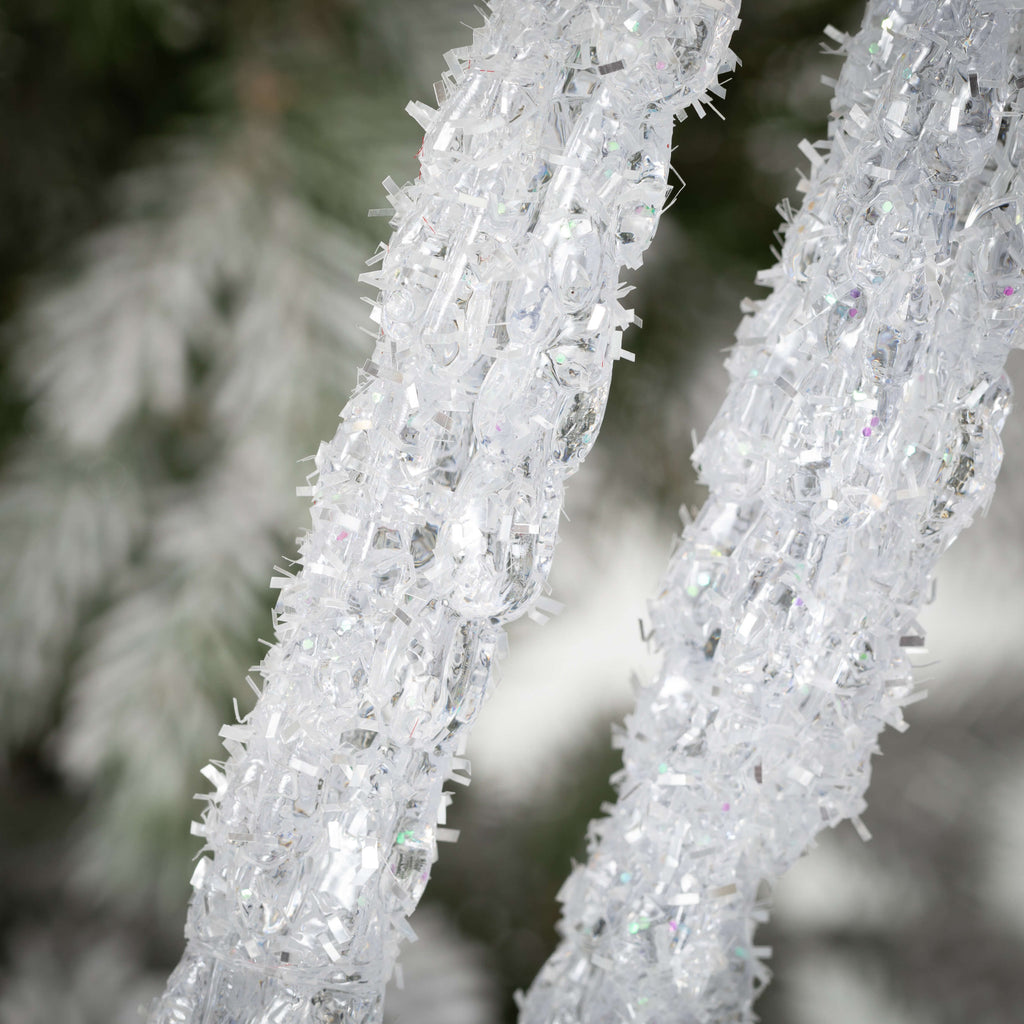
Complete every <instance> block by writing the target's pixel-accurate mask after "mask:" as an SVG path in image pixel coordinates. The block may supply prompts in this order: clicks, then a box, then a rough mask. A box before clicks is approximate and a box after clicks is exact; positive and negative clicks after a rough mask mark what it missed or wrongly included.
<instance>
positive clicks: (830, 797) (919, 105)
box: [520, 0, 1024, 1024]
mask: <svg viewBox="0 0 1024 1024" xmlns="http://www.w3.org/2000/svg"><path fill="white" fill-rule="evenodd" d="M1021 7H1022V5H1021V4H1020V3H1013V2H982V0H871V2H870V3H869V5H868V9H867V14H866V18H865V21H864V23H863V27H862V29H861V31H860V32H859V33H858V34H857V35H855V36H853V37H850V38H847V37H845V36H844V35H842V34H841V33H838V32H836V31H835V30H831V35H832V38H833V39H834V40H835V41H837V42H839V43H840V44H841V46H840V49H841V50H842V51H843V52H845V54H846V61H845V65H844V67H843V70H842V74H841V77H840V79H839V82H838V85H837V89H836V97H835V101H834V104H833V118H832V122H831V125H830V130H829V136H828V141H827V142H825V143H818V144H817V145H816V146H810V145H808V144H806V143H805V144H804V145H803V146H802V147H801V148H802V149H803V150H804V152H805V154H806V156H807V157H808V158H809V160H810V163H811V174H810V179H809V181H806V182H804V183H803V185H802V188H803V191H805V192H806V197H805V200H804V202H803V206H802V208H801V210H800V211H799V213H797V214H796V215H795V217H792V218H791V223H789V224H788V226H787V227H786V233H785V244H784V248H783V251H782V258H781V260H780V262H779V263H778V264H777V265H776V266H775V267H774V268H773V269H771V270H770V271H767V272H765V273H764V274H763V275H762V277H761V282H762V283H764V284H767V285H770V286H772V287H773V291H772V293H771V295H770V296H769V297H768V298H766V299H764V300H763V301H760V302H756V303H753V304H752V305H751V306H750V308H749V309H748V314H749V315H748V316H747V317H746V318H745V319H744V321H743V322H742V324H741V326H740V328H739V331H738V334H737V344H736V346H735V348H734V349H733V351H732V354H731V355H730V357H729V359H728V364H727V365H728V369H729V373H730V377H731V383H730V387H729V391H728V395H727V397H726V399H725V403H724V405H723V407H722V409H721V411H720V412H719V414H718V416H717V418H716V419H715V420H714V422H713V424H712V425H711V427H710V430H709V432H708V435H707V437H706V438H705V439H704V441H703V443H702V444H701V445H700V447H699V448H698V451H697V452H696V455H695V459H696V461H697V462H698V463H699V467H700V469H701V473H702V477H703V480H704V481H705V482H706V483H707V485H708V487H709V488H710V497H709V499H708V501H707V503H706V504H705V506H704V508H703V510H702V511H701V512H700V514H699V515H698V517H697V519H696V521H695V522H693V523H692V525H690V526H688V527H687V528H686V530H685V531H684V533H683V539H682V541H681V543H680V544H679V546H678V548H677V550H676V551H675V553H674V555H673V557H672V559H671V561H670V565H669V569H668V572H667V575H666V577H665V579H664V583H663V586H662V589H661V592H660V594H659V595H658V597H657V599H656V600H655V602H654V603H653V605H652V608H651V614H652V618H653V626H654V636H655V638H656V641H657V642H658V644H660V646H661V648H662V649H663V667H662V670H661V672H660V675H659V676H658V678H657V679H656V680H655V681H654V682H653V683H652V684H651V685H649V686H646V687H643V688H641V689H640V690H639V692H638V695H637V707H636V710H635V712H634V713H633V714H632V715H631V716H630V717H629V718H628V719H627V723H626V729H625V731H624V732H623V734H622V735H621V736H620V742H621V746H622V747H623V769H622V771H621V773H620V774H619V776H618V778H617V784H618V790H619V797H618V803H617V804H616V805H615V807H614V808H612V809H610V816H609V817H607V818H605V819H603V820H601V821H598V822H596V823H594V824H592V826H591V831H590V834H589V841H590V858H589V862H588V863H586V864H585V865H582V866H580V867H578V868H577V869H576V870H575V871H574V873H573V874H572V875H571V876H570V879H569V881H568V882H567V884H566V886H565V888H564V890H563V893H562V896H561V898H562V900H563V902H564V910H563V919H562V922H561V925H560V929H561V932H562V935H563V939H562V942H561V944H560V946H559V948H558V950H557V951H556V952H555V954H554V955H553V956H552V958H551V959H550V960H549V961H548V963H547V964H546V965H545V967H544V968H543V969H542V970H541V972H540V974H539V975H538V978H537V980H536V982H535V983H534V985H533V987H532V988H531V990H530V992H529V993H528V994H527V996H526V997H525V999H524V1000H523V1005H522V1012H521V1016H520V1020H521V1022H522V1024H577V1022H586V1024H621V1022H624V1021H631V1022H632V1021H635V1022H645V1021H646V1022H651V1024H655V1022H656V1024H667V1022H670V1021H678V1022H684V1021H685V1022H687V1024H698V1022H700V1024H725V1022H727V1021H729V1022H740V1021H743V1022H747V1021H752V1020H754V1016H753V1012H752V1009H751V1004H752V1001H753V998H754V996H755V994H756V993H757V991H758V990H759V989H760V987H761V986H763V984H764V983H765V982H766V981H767V979H768V974H769V972H768V970H767V968H766V966H765V964H764V962H763V961H764V959H765V958H767V956H768V955H769V950H767V949H763V948H759V947H758V946H757V945H755V939H754V932H755V929H756V926H757V924H758V923H759V922H762V921H764V920H765V919H766V917H767V901H766V890H765V888H764V887H763V883H764V881H766V880H767V881H769V882H770V881H771V880H774V879H775V878H776V877H777V876H778V875H779V874H781V873H782V872H783V871H785V870H786V869H787V868H788V867H789V866H790V865H791V864H792V863H793V862H794V861H795V860H796V859H797V858H798V857H800V855H801V854H802V853H803V852H804V851H805V850H807V848H808V847H809V846H810V845H811V844H812V842H813V839H814V836H815V835H816V833H817V832H818V831H819V830H821V829H822V828H825V827H830V826H835V825H836V824H838V823H839V822H841V821H843V820H844V819H853V821H854V823H855V825H856V826H857V828H858V830H859V831H861V833H862V834H865V829H864V826H863V824H862V823H860V821H859V818H858V817H857V816H858V815H859V814H860V812H861V811H862V810H863V809H864V807H865V800H864V793H865V790H866V788H867V785H868V780H869V772H870V757H871V755H872V753H874V752H875V751H876V750H877V739H878V735H879V733H880V732H881V731H882V729H883V728H884V727H885V726H886V725H892V726H894V727H896V728H898V729H900V730H902V729H903V728H905V723H904V720H903V717H902V712H901V706H903V705H905V704H906V703H908V702H909V701H910V700H913V699H915V697H916V696H918V694H915V692H914V686H913V681H912V678H911V670H910V664H909V662H908V659H907V651H908V648H912V647H914V646H915V645H918V644H920V643H921V642H922V637H921V632H920V628H919V627H918V625H917V623H916V621H915V616H916V615H917V614H918V609H919V607H920V606H921V604H922V599H923V595H924V594H925V593H926V592H927V590H928V587H927V584H928V582H929V578H930V574H931V572H932V570H933V568H934V565H935V562H936V559H937V558H938V556H939V554H940V553H941V552H942V551H943V550H944V549H945V548H947V547H948V546H949V545H950V544H951V543H952V542H953V540H954V539H955V537H956V536H957V534H958V533H959V532H960V531H961V530H962V529H963V528H964V527H966V526H968V525H969V524H970V522H971V521H972V519H973V518H974V517H975V516H976V515H978V514H980V513H982V512H984V510H985V509H986V507H987V505H988V502H989V500H990V499H991V497H992V493H993V488H994V482H995V477H996V473H997V471H998V468H999V463H1000V459H1001V455H1002V448H1001V445H1000V441H999V431H1000V428H1001V426H1002V424H1003V421H1004V419H1005V416H1006V414H1007V411H1008V407H1009V401H1010V388H1009V383H1008V381H1007V379H1006V377H1005V375H1004V373H1003V368H1004V363H1005V361H1006V358H1007V354H1008V352H1009V350H1010V348H1011V346H1012V345H1014V344H1018V343H1019V341H1020V333H1021V325H1022V323H1024V315H1022V301H1024V276H1022V264H1024V229H1022V220H1024V190H1022V182H1021V175H1020V171H1019V164H1020V160H1021V156H1022V153H1024V136H1022V132H1021V125H1020V114H1019V111H1020V109H1021V108H1020V102H1021V97H1020V87H1021V85H1022V84H1024V77H1022V76H1024V64H1022V60H1021V49H1022V46H1024V31H1022V30H1024V17H1022V14H1021V12H1020V8H1021ZM788 212H789V211H788V208H787V213H788Z"/></svg>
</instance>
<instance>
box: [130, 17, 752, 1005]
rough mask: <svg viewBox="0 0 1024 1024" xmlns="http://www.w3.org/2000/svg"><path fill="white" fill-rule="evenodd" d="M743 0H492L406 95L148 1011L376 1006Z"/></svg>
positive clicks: (544, 566)
mask: <svg viewBox="0 0 1024 1024" xmlns="http://www.w3.org/2000/svg"><path fill="white" fill-rule="evenodd" d="M737 6H738V4H737V3H736V2H735V0H702V2H688V0H663V2H659V3H657V4H648V3H643V2H636V3H634V2H617V3H596V2H594V3H590V2H569V0H538V2H534V3H522V2H519V0H506V2H504V3H501V4H497V5H495V13H494V15H493V17H492V18H491V19H490V20H489V21H488V22H487V23H486V24H485V25H484V26H483V27H482V28H480V29H478V30H476V32H475V33H474V40H473V44H472V46H470V47H466V48H464V49H462V50H456V51H453V52H452V53H450V54H449V55H448V68H449V70H448V73H447V74H446V75H445V77H444V79H443V81H442V82H440V83H438V86H437V87H436V88H437V93H438V99H439V102H440V109H439V110H436V111H435V110H433V109H431V108H429V107H427V106H425V105H424V104H421V103H412V104H410V107H409V110H410V113H411V114H412V115H413V117H415V118H416V119H417V120H418V121H419V122H420V123H421V124H422V126H423V128H424V130H425V136H424V141H423V148H422V152H421V165H422V170H421V175H420V178H419V179H418V181H417V182H415V183H414V184H412V185H408V186H406V187H405V188H398V187H397V186H396V185H395V184H394V183H393V182H392V181H391V180H390V179H388V180H386V181H385V183H384V184H385V187H386V188H387V190H388V193H389V198H390V203H391V206H392V208H393V223H394V227H395V230H394V235H393V237H392V239H391V241H390V243H389V244H388V245H387V246H386V247H382V249H381V251H380V252H379V254H378V258H376V259H374V260H371V261H370V263H371V265H375V264H376V263H379V264H380V265H379V269H374V270H373V271H371V272H370V273H369V274H367V275H364V278H365V280H366V281H367V282H368V283H369V284H371V285H374V286H376V287H377V288H379V290H380V294H379V296H378V298H377V300H376V301H375V302H374V303H373V312H372V317H373V319H374V321H375V322H376V323H377V324H378V325H379V327H380V334H379V337H378V340H377V344H376V348H375V350H374V354H373V357H372V360H371V361H370V362H368V363H367V365H366V366H365V367H364V369H363V372H362V374H361V377H360V383H359V385H358V387H357V389H356V391H355V393H354V395H353V397H352V398H351V400H350V401H349V403H348V404H347V406H346V407H345V410H344V412H343V414H342V423H341V426H340V428H339V430H338V433H337V434H336V435H335V437H334V439H333V440H332V441H330V442H327V443H324V444H323V445H322V446H321V448H320V451H319V453H318V454H317V457H316V467H317V472H316V474H314V477H313V478H311V484H310V487H309V488H308V493H309V494H310V496H311V497H312V498H313V509H312V516H313V526H312V530H311V531H310V533H309V534H308V535H307V536H306V538H305V540H304V542H303V545H302V549H301V552H302V556H301V560H302V568H301V571H300V572H299V573H298V574H297V575H295V576H292V575H290V574H283V575H281V576H280V577H278V578H277V579H276V580H275V581H274V582H275V584H276V585H278V586H280V587H281V598H280V601H279V603H278V607H277V614H276V627H277V642H276V644H275V645H274V646H273V647H272V648H271V650H270V652H269V653H268V655H267V657H266V659H265V661H264V663H263V665H262V673H263V676H264V678H265V681H266V682H265V686H264V688H263V691H262V695H261V696H260V698H259V700H258V702H257V704H256V707H255V708H254V710H253V711H252V712H251V713H250V714H249V715H248V716H247V717H246V718H245V720H244V721H243V722H241V723H240V724H236V725H227V726H225V727H224V728H223V730H222V731H221V735H222V736H223V738H224V745H225V747H226V748H227V750H228V754H229V757H228V759H227V761H226V763H224V764H222V765H211V766H209V767H208V768H207V769H206V772H205V773H206V775H207V777H208V778H209V779H210V781H211V782H212V783H213V785H214V787H215V792H214V793H213V794H212V795H211V797H210V803H209V807H208V809H207V811H206V813H205V815H204V818H203V821H202V823H200V824H197V825H196V826H195V830H196V831H197V833H198V834H199V835H202V836H205V837H206V841H207V847H208V850H209V851H210V852H211V853H212V856H206V857H204V858H203V859H201V860H200V861H199V864H198V867H197V869H196V872H195V875H194V877H193V886H194V889H195V893H194V896H193V900H192V903H191V906H190V911H189V918H188V923H187V926H186V936H187V940H188V943H187V948H186V951H185V955H184V957H183V959H182V961H181V963H180V964H179V966H178V967H177V968H176V970H175V971H174V973H173V974H172V976H171V979H170V981H169V983H168V987H167V990H166V992H165V994H164V996H163V997H162V999H161V1000H160V1001H159V1003H158V1005H157V1006H156V1007H154V1009H153V1012H152V1014H151V1018H150V1019H151V1021H153V1022H154V1024H171V1022H189V1024H227V1022H229V1021H236V1020H245V1021H250V1022H253V1024H256V1022H259V1024H285V1022H287V1024H300V1022H303V1024H304V1022H310V1024H313V1022H318V1024H325V1022H328V1021H330V1022H345V1024H372V1022H376V1021H379V1020H380V1019H381V1012H382V1008H381V999H382V992H383V987H384V983H385V982H386V980H387V978H388V976H389V975H390V974H391V971H392V967H393V965H394V962H395V958H396V955H397V950H398V945H399V941H400V939H402V938H403V937H406V938H411V937H412V930H411V928H410V927H409V924H408V922H407V920H406V919H407V917H408V915H409V914H410V913H411V912H412V910H413V909H414V908H415V906H416V904H417V902H418V900H419V898H420V895H421V893H422V892H423V888H424V886H425V884H426V881H427V876H428V874H429V870H430V865H431V863H432V862H433V861H434V859H435V857H436V843H437V842H438V841H439V840H443V839H450V838H453V837H452V836H451V835H446V832H445V830H444V828H443V827H439V826H443V823H444V811H445V806H446V803H447V795H446V794H445V793H443V792H442V786H443V784H444V782H445V781H446V780H447V779H449V778H451V779H453V780H454V781H458V782H466V781H468V779H467V778H466V776H465V775H464V774H461V772H462V771H463V770H464V769H465V768H466V767H467V766H466V765H465V764H464V762H463V761H462V760H461V758H460V757H459V756H458V752H459V747H460V744H461V743H462V740H463V739H464V732H465V728H466V727H467V726H468V725H469V724H470V723H471V722H472V721H473V719H474V717H475V715H476V713H477V710H478V708H479V706H480V704H481V702H482V701H483V699H484V697H485V695H486V693H487V688H488V684H489V681H490V678H491V668H492V664H493V661H494V659H495V658H496V656H497V655H498V654H499V652H500V649H501V645H502V644H503V642H504V633H503V630H502V625H503V623H505V622H506V621H508V620H510V619H512V618H515V617H517V616H519V615H522V614H523V613H525V612H527V611H534V612H540V613H542V612H543V611H544V608H545V605H544V600H545V599H544V598H543V597H542V593H543V591H544V588H545V583H546V578H547V574H548V567H549V564H550V561H551V556H552V551H553V548H554V545H555V540H556V533H557V523H558V518H559V515H560V512H561V508H562V489H563V482H564V480H565V478H566V477H567V476H569V475H570V474H571V473H572V472H573V471H575V469H576V468H577V467H578V466H579V463H580V461H581V460H582V459H583V457H584V456H585V454H586V453H587V451H588V450H589V448H590V447H591V445H592V444H593V442H594V439H595V437H596V435H597V431H598V428H599V426H600V422H601V417H602V415H603V410H604V404H605V398H606V395H607V391H608V384H609V379H610V373H611V367H612V364H613V362H614V360H615V359H617V358H619V357H620V356H623V355H625V353H623V351H622V349H621V345H620V339H621V333H622V330H623V329H624V328H625V327H626V326H627V324H628V323H629V322H630V320H631V313H630V312H629V311H628V310H625V309H623V307H622V306H621V305H620V304H619V301H618V299H619V298H620V297H621V294H622V292H621V289H620V285H619V272H620V268H621V267H622V266H623V265H625V266H628V267H636V266H638V265H639V264H640V261H641V257H642V254H643V252H644V250H645V248H646V247H647V245H648V244H649V243H650V240H651V237H652V236H653V233H654V230H655V227H656V226H657V223H658V218H659V215H660V213H661V210H662V207H663V204H664V201H665V198H666V193H667V187H666V181H667V172H668V166H669V154H670V141H671V130H672V121H673V117H674V116H677V115H680V116H681V115H682V113H683V110H684V108H685V107H687V106H691V105H692V106H693V107H694V108H695V109H696V110H697V111H698V113H700V114H701V115H703V113H704V106H705V105H707V104H709V103H710V102H711V101H710V97H709V95H708V92H709V91H711V92H715V93H720V91H721V90H720V87H719V86H718V84H717V76H718V74H719V73H720V72H722V71H725V70H728V69H731V68H732V67H733V64H734V58H733V56H732V54H731V52H730V51H729V46H728V44H729V39H730V37H731V35H732V32H733V30H734V28H735V27H736V24H737V19H736V10H737ZM372 212H379V211H372ZM384 212H386V213H389V214H391V213H392V211H391V210H388V211H384Z"/></svg>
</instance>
